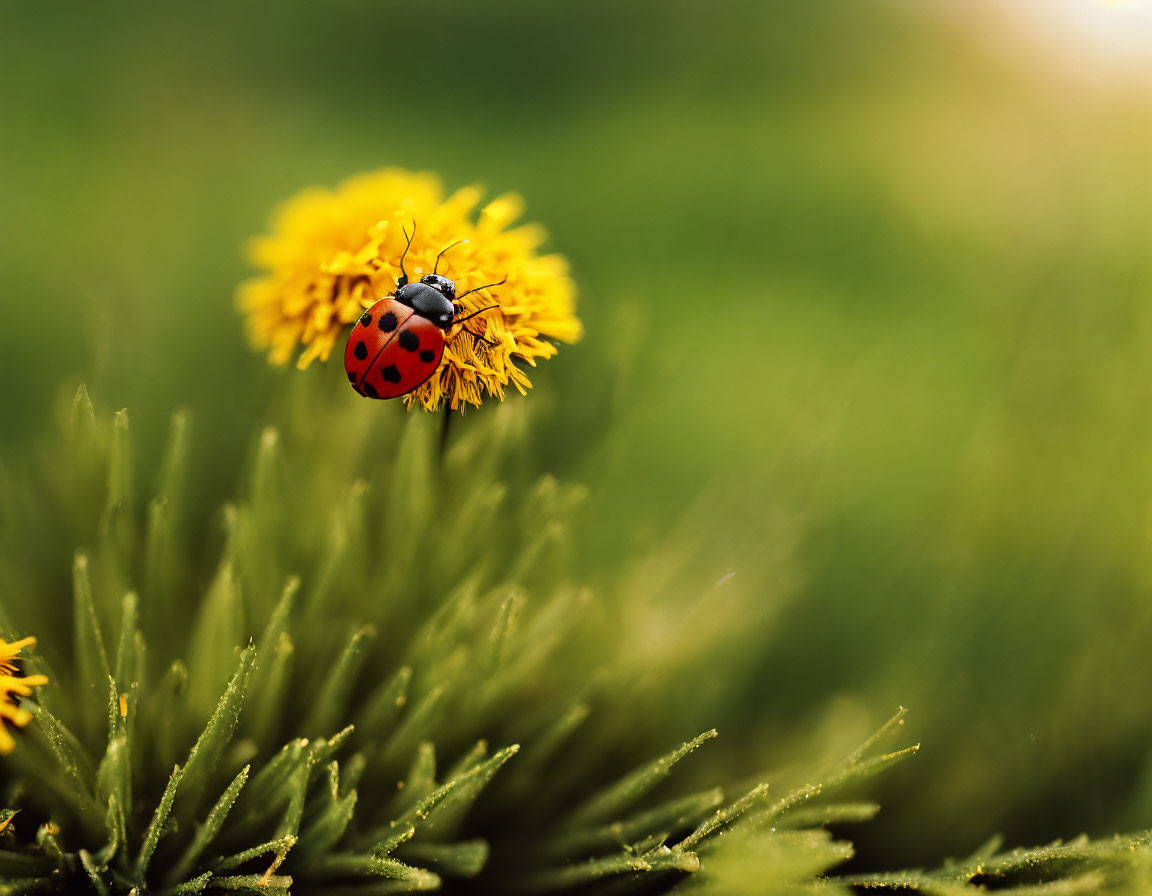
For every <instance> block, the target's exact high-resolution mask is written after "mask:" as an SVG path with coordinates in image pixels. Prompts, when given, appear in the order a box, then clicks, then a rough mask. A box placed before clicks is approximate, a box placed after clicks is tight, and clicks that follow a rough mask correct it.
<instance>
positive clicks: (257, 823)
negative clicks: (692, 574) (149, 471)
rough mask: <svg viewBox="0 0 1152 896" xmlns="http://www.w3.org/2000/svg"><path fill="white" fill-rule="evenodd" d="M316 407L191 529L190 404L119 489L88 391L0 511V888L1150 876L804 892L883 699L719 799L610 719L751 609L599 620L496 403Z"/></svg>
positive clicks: (1038, 872) (1061, 865)
mask: <svg viewBox="0 0 1152 896" xmlns="http://www.w3.org/2000/svg"><path fill="white" fill-rule="evenodd" d="M310 388H311V387H307V386H301V387H299V388H298V389H297V390H296V392H295V393H294V394H293V395H292V396H291V397H290V398H289V399H288V401H287V405H286V406H285V408H284V409H283V410H282V412H281V417H282V420H283V421H284V422H283V424H282V425H281V426H280V427H278V428H277V427H272V426H268V427H265V428H263V430H262V431H261V432H260V433H259V435H258V437H257V439H256V440H255V444H254V446H253V452H252V456H251V460H250V462H249V469H248V472H247V474H246V475H245V477H244V479H245V484H244V485H243V487H242V488H241V490H240V494H239V497H237V498H236V499H234V500H229V501H225V502H224V504H223V506H222V508H221V510H220V512H219V513H218V514H216V515H215V516H213V515H212V514H211V513H209V512H207V508H205V507H203V506H200V505H199V503H198V501H197V498H198V497H200V495H199V492H198V490H197V489H196V487H195V485H196V484H195V482H194V481H192V480H191V473H190V469H191V468H192V463H191V462H192V459H193V454H192V452H191V451H190V447H189V436H190V432H191V429H190V424H191V421H190V417H189V415H188V414H187V412H184V411H179V412H177V413H176V414H175V415H174V416H173V418H172V423H171V428H170V431H169V436H168V444H167V447H166V448H165V450H164V451H163V453H162V459H161V461H160V465H159V466H160V472H159V476H158V477H157V480H156V482H157V485H156V487H155V494H154V495H152V496H151V497H150V498H149V499H147V500H146V501H145V500H144V499H140V498H137V497H135V495H136V494H137V489H136V487H135V483H136V480H137V479H138V478H142V477H140V476H139V474H138V472H137V471H136V470H135V469H134V468H133V461H132V456H133V451H132V442H131V439H130V434H129V433H130V431H129V424H128V417H127V415H126V414H125V413H124V412H123V411H122V412H120V413H119V414H117V415H115V418H114V419H113V421H112V422H111V425H108V424H107V423H102V422H100V417H99V416H98V415H96V414H95V413H94V411H93V409H92V405H91V402H90V401H89V399H88V396H87V393H86V392H85V391H84V390H83V389H81V390H80V391H79V392H78V393H77V395H76V397H75V399H74V401H73V402H72V405H71V412H70V413H69V414H68V415H66V418H67V422H66V424H65V437H64V438H63V439H62V440H59V441H58V442H54V443H52V444H50V445H47V446H45V447H44V449H43V450H42V451H41V452H39V453H38V455H37V458H36V459H35V460H34V461H32V462H31V463H30V465H29V467H28V470H27V475H26V476H25V477H24V479H23V490H22V491H21V490H19V489H13V490H11V491H10V492H9V493H8V494H7V495H6V501H5V504H4V506H3V512H2V515H0V526H2V527H3V536H4V539H3V550H2V551H0V575H2V577H3V578H2V581H3V587H4V589H5V590H4V594H5V599H4V605H3V618H4V619H5V626H6V627H11V626H16V627H17V630H18V631H19V632H35V633H36V634H37V635H39V637H40V639H41V644H40V652H39V653H37V654H35V656H34V657H33V658H32V659H31V660H30V662H29V664H28V665H29V667H30V668H33V669H36V670H37V671H43V672H44V673H45V674H47V675H49V676H50V678H51V681H52V684H51V685H49V686H47V687H43V688H40V689H38V693H37V699H36V700H32V701H26V705H27V706H28V708H29V709H30V711H31V712H32V713H33V715H34V719H35V721H34V723H33V724H32V725H31V726H29V728H28V729H27V730H26V731H25V732H24V733H22V734H21V736H20V745H19V749H18V751H17V752H16V753H15V754H14V755H13V756H12V757H11V758H10V759H9V760H8V761H7V762H6V764H5V766H4V768H3V778H2V779H0V787H2V789H0V797H2V801H3V802H2V805H3V806H4V807H5V809H4V815H3V819H2V826H0V831H2V833H0V838H2V848H0V892H4V893H23V892H41V891H52V892H72V891H74V890H75V889H77V888H84V887H87V888H90V889H92V890H94V891H95V892H97V893H102V894H103V893H107V894H117V893H137V894H143V893H146V892H148V893H166V894H178V893H186V894H194V893H226V892H245V891H247V892H260V893H273V894H274V893H284V894H286V893H289V892H292V893H297V894H305V893H324V894H342V893H343V894H369V893H373V894H375V893H397V892H411V891H417V890H429V889H440V888H444V889H453V888H460V887H464V886H473V887H480V888H483V889H485V890H488V891H492V892H507V891H509V890H513V889H515V890H519V891H524V892H555V891H561V890H567V889H570V888H582V889H589V888H594V889H603V890H604V891H605V892H615V891H617V890H620V889H626V888H630V887H638V888H641V889H646V890H651V889H660V890H666V889H670V888H673V887H679V888H684V889H688V890H692V889H695V890H702V891H704V892H706V893H715V894H725V893H739V892H748V891H749V888H750V886H752V882H770V883H771V889H772V890H773V891H774V892H785V893H787V892H797V893H799V892H807V891H811V890H812V889H814V888H821V889H831V890H841V891H843V892H847V889H846V888H847V886H848V884H856V885H858V886H889V887H899V888H903V889H915V890H918V891H920V892H924V893H933V894H936V893H939V894H952V893H955V892H957V891H958V890H962V889H964V888H966V887H968V886H969V885H971V884H974V883H977V884H979V883H984V882H991V881H996V882H998V883H1000V882H1004V883H1007V884H1010V885H1013V886H1017V885H1019V886H1021V887H1031V888H1033V889H1037V888H1038V889H1049V890H1059V891H1067V892H1077V891H1079V890H1081V889H1091V888H1098V887H1105V886H1107V887H1110V888H1113V889H1116V890H1117V891H1122V890H1124V889H1125V888H1129V889H1138V888H1139V887H1140V886H1142V885H1143V882H1147V881H1148V880H1150V877H1149V868H1150V867H1152V860H1150V859H1149V847H1148V840H1147V838H1146V837H1140V838H1131V839H1129V840H1115V841H1107V842H1098V843H1094V842H1090V841H1087V840H1083V841H1077V842H1075V843H1072V844H1068V845H1058V846H1053V847H1048V848H1045V849H1041V850H1034V851H1030V852H1026V851H1019V850H1018V851H1014V852H1009V853H998V852H997V851H996V845H995V844H993V845H990V846H989V847H987V848H986V849H984V850H982V851H981V852H979V853H977V854H976V855H975V856H973V857H971V858H970V859H968V860H965V861H963V862H958V863H953V864H951V865H948V866H946V867H945V868H944V869H942V870H941V871H938V872H932V873H921V872H908V873H902V874H895V875H886V876H872V877H859V878H855V879H853V880H847V879H845V880H837V879H835V878H828V877H827V876H826V875H827V874H828V873H829V872H830V871H831V870H832V869H834V868H835V867H836V866H837V865H838V864H840V863H842V862H843V861H845V860H846V859H849V858H850V857H851V856H852V847H851V846H850V844H848V843H846V842H843V841H840V840H837V839H835V838H834V837H833V836H832V834H830V833H829V832H828V831H827V830H826V826H828V825H844V824H848V823H854V822H860V821H866V820H868V819H870V818H872V816H873V815H875V813H876V811H877V807H876V806H875V804H872V803H869V802H862V801H861V800H860V788H861V782H863V781H864V779H866V778H868V777H869V776H871V775H873V774H876V773H877V772H880V771H883V770H885V769H887V768H888V767H889V766H891V765H892V764H894V763H896V762H898V761H900V760H901V759H903V758H905V757H906V756H908V755H910V754H912V753H914V752H915V751H916V749H917V747H915V746H913V747H907V748H904V749H897V750H896V751H894V752H883V748H882V746H881V742H882V741H883V740H885V739H886V738H889V737H890V736H891V735H892V734H893V732H896V731H899V730H900V726H902V725H903V723H904V719H903V716H904V711H903V710H901V711H900V712H899V713H898V714H897V715H896V716H895V717H893V718H892V719H891V720H890V721H889V722H888V723H887V724H886V725H884V726H883V727H882V728H881V729H880V730H879V731H878V732H877V733H876V734H875V735H873V736H872V737H870V738H868V739H867V740H866V741H865V742H864V743H863V744H862V745H861V746H860V747H858V748H857V749H855V750H853V751H852V752H850V753H849V754H848V756H847V757H846V758H844V759H842V760H831V759H828V758H816V759H804V758H803V756H802V757H801V758H802V761H801V762H799V763H797V764H796V767H795V768H793V769H791V770H790V771H782V772H776V773H773V774H764V773H761V774H757V775H755V776H753V777H752V778H751V780H749V781H747V782H745V783H744V784H743V785H741V784H739V782H735V783H734V781H733V778H734V775H733V774H732V772H730V771H727V772H726V771H723V770H719V771H718V770H717V764H716V763H715V762H713V763H711V764H709V763H708V762H706V761H705V760H703V759H698V758H697V757H698V756H707V755H708V754H709V752H710V751H712V750H714V749H715V745H714V743H713V741H716V740H717V732H716V731H715V730H708V731H705V732H704V733H702V734H700V735H698V736H696V737H693V738H690V739H687V740H683V741H682V743H681V744H680V745H679V746H674V747H673V748H672V749H665V750H664V751H662V752H659V753H657V754H656V755H654V756H653V755H651V754H650V753H648V747H647V743H648V741H649V740H650V738H648V737H644V736H638V734H639V733H640V732H637V731H636V730H635V729H636V727H637V726H636V725H635V724H634V722H635V719H636V716H635V713H636V712H637V710H638V707H645V708H647V707H653V708H654V707H655V703H654V702H653V701H654V699H655V697H656V696H657V695H659V694H660V693H661V689H662V686H661V683H660V681H661V680H667V681H674V682H680V684H678V686H677V689H676V694H675V696H676V697H677V698H678V699H695V697H694V692H693V690H692V687H693V682H695V683H696V686H699V683H698V681H696V677H695V676H694V675H692V674H690V673H691V672H692V670H693V669H694V668H695V669H700V668H704V669H712V668H715V665H716V656H717V651H722V650H724V649H726V645H727V643H728V642H727V641H726V640H725V639H726V636H727V629H728V628H729V627H730V624H731V620H732V619H734V618H735V619H747V618H749V616H748V615H747V614H748V612H749V610H750V608H751V606H752V604H751V603H750V602H746V601H745V600H744V599H743V598H742V597H741V596H740V595H739V594H738V593H736V594H735V595H728V596H727V597H726V599H727V600H728V601H729V604H728V605H727V606H726V610H725V606H724V605H723V604H715V603H709V602H708V601H709V600H710V595H711V592H709V594H706V595H705V597H704V598H703V601H704V602H703V604H701V603H700V601H701V599H700V598H699V597H697V598H696V599H695V602H694V603H692V604H689V605H685V604H684V603H683V601H684V599H683V598H682V597H681V596H678V595H677V594H676V593H675V591H674V590H671V589H668V590H665V591H663V592H662V593H661V597H660V598H653V597H652V596H651V593H650V592H649V591H648V590H646V589H645V586H651V585H652V583H653V582H659V581H660V573H659V572H658V571H656V567H658V566H659V564H658V563H657V564H655V565H653V561H652V558H646V559H645V561H644V562H642V563H640V564H639V565H638V567H637V569H632V570H626V571H625V573H624V574H623V575H621V577H620V578H619V580H618V581H615V582H609V583H604V584H603V585H601V588H602V589H613V588H615V589H621V590H619V591H616V592H611V593H610V594H609V597H608V598H607V599H606V600H604V601H603V604H602V605H600V606H599V607H597V605H596V603H595V598H594V597H593V596H592V592H590V591H589V590H588V589H587V588H585V587H581V586H579V585H577V584H576V582H575V580H574V579H575V574H574V571H573V568H572V565H571V560H570V556H569V553H568V550H567V544H566V542H567V538H566V531H567V527H568V525H569V523H570V520H571V517H572V514H573V513H574V512H575V511H576V508H577V507H578V505H579V502H580V498H581V497H582V490H581V489H579V488H574V487H565V486H562V485H561V484H559V483H557V482H556V481H555V480H553V479H551V478H549V477H544V478H542V479H538V480H536V481H533V480H532V479H531V478H530V477H526V476H525V475H524V470H523V469H522V468H520V467H517V466H513V465H511V464H509V463H507V462H506V460H505V458H506V456H507V453H506V452H507V445H508V443H509V442H510V441H513V440H515V439H516V438H517V437H518V434H519V433H522V432H523V422H522V420H521V419H520V415H521V414H522V413H523V411H522V410H521V409H519V408H516V407H505V408H501V409H500V410H499V411H497V412H494V413H491V414H485V415H483V416H481V417H477V418H475V419H469V421H468V426H467V427H466V428H465V427H462V428H461V430H460V431H459V432H458V433H457V438H456V441H455V442H451V443H449V447H448V449H447V450H446V451H441V452H438V451H437V448H436V446H437V439H438V435H437V433H436V424H437V421H435V420H434V419H431V418H429V417H428V416H427V415H424V414H413V415H410V416H408V417H406V418H402V423H401V425H399V426H396V425H394V423H395V418H393V419H392V420H389V421H386V422H380V421H371V422H369V423H367V424H366V423H365V422H364V420H365V418H364V416H363V415H361V414H359V413H356V409H355V408H354V409H353V410H352V411H349V410H347V408H348V405H347V404H345V405H344V406H343V408H336V409H334V408H333V406H332V405H331V403H329V402H327V401H325V400H324V395H323V394H322V393H317V392H315V391H310ZM317 432H323V435H324V437H323V438H318V437H317V436H316V433H317ZM358 470H363V471H366V473H367V475H366V476H365V477H363V478H361V476H359V475H358V474H357V472H356V471H358ZM94 478H96V479H98V480H99V481H95V482H94V481H93V479H94ZM101 482H102V485H101ZM198 520H208V521H209V522H208V524H207V525H208V532H207V537H204V535H205V533H204V532H200V531H199V529H198V527H197V521H198ZM60 532H63V533H70V535H71V537H74V538H75V539H76V541H77V544H78V545H80V547H78V548H77V550H76V551H75V553H74V554H73V555H72V556H71V577H70V581H69V577H68V576H67V575H66V574H63V573H61V572H60V570H59V568H58V567H59V566H62V565H65V564H67V563H68V562H69V556H68V554H67V553H64V552H63V551H64V550H66V546H64V547H62V546H60V545H58V543H57V542H58V539H55V540H53V541H51V542H49V543H48V544H47V545H45V544H43V543H42V542H41V539H42V538H43V537H44V534H45V533H60ZM198 533H199V534H198ZM86 543H88V544H90V545H91V546H90V547H85V546H84V545H85V544H86ZM673 550H674V551H675V550H677V548H675V547H674V548H673ZM657 556H658V557H662V559H663V555H657ZM65 569H66V567H65ZM630 589H635V590H636V591H637V593H632V591H631V590H630ZM763 597H764V595H763V594H762V593H761V594H757V595H756V598H757V599H758V600H761V601H762V600H763ZM654 599H656V600H660V601H661V605H660V606H658V607H653V606H652V603H651V602H652V600H654ZM684 606H689V607H690V608H689V609H688V610H682V608H683V607H684ZM701 606H704V607H707V608H709V609H711V610H713V611H714V612H715V614H717V617H718V618H717V620H716V621H715V622H713V624H710V625H706V624H703V619H704V617H703V616H702V615H701V614H700V612H699V611H700V607H701ZM609 610H611V611H612V612H609ZM653 610H658V611H662V613H663V614H664V615H662V616H661V615H657V616H652V615H651V613H652V612H653ZM69 619H71V628H70V629H69V627H68V624H67V622H66V621H65V620H69ZM686 623H691V624H686ZM12 633H13V632H12V631H5V632H3V634H6V635H11V634H12ZM654 633H655V636H653V634H654ZM694 663H696V664H699V665H695V666H694V665H693V664H694ZM652 675H655V676H656V677H657V679H658V680H657V681H656V682H653V681H652V680H651V676H652ZM652 718H653V719H658V718H660V717H659V715H656V714H654V715H653V716H652ZM652 734H653V737H654V738H667V736H668V735H667V731H665V730H664V729H663V728H661V729H660V730H658V731H655V732H653V733H652ZM737 736H738V737H739V733H737ZM669 739H670V738H669ZM754 752H755V751H753V753H754ZM733 755H738V754H734V753H730V754H729V756H733ZM709 768H710V769H711V771H709V772H707V773H706V774H703V775H702V774H701V772H703V771H705V770H706V769H709ZM684 769H687V771H684ZM701 777H703V779H704V786H703V787H701V786H700V783H699V781H700V778H701ZM669 779H672V780H671V781H670V780H669ZM676 779H682V780H676ZM470 881H471V882H472V883H468V882H470ZM756 889H757V891H759V890H758V888H756Z"/></svg>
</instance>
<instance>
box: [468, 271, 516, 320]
mask: <svg viewBox="0 0 1152 896" xmlns="http://www.w3.org/2000/svg"><path fill="white" fill-rule="evenodd" d="M507 282H508V276H507V275H505V276H504V279H503V280H501V281H499V282H498V283H485V284H484V285H483V286H473V287H472V288H471V289H470V290H468V292H462V293H460V295H458V296H456V298H458V299H462V298H464V296H467V295H471V294H472V293H474V292H479V291H480V290H482V289H488V287H490V286H502V285H504V284H505V283H507ZM488 307H489V308H495V307H496V306H495V305H489V306H488ZM477 313H479V312H477ZM468 316H469V317H471V316H472V315H468Z"/></svg>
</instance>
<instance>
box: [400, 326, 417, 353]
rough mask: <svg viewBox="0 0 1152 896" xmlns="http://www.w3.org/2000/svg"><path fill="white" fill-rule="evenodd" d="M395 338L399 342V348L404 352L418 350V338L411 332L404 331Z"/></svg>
mask: <svg viewBox="0 0 1152 896" xmlns="http://www.w3.org/2000/svg"><path fill="white" fill-rule="evenodd" d="M396 338H397V339H398V340H399V341H400V348H402V349H404V351H406V352H414V351H416V349H418V348H420V337H419V336H417V335H416V334H415V333H413V332H412V331H411V330H405V331H404V332H403V333H401V334H400V335H399V336H397V337H396Z"/></svg>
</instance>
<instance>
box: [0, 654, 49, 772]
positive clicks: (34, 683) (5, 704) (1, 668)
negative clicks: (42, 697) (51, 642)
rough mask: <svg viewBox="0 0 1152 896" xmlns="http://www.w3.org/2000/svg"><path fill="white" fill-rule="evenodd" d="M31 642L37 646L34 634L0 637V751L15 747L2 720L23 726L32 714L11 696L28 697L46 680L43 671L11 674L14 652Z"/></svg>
mask: <svg viewBox="0 0 1152 896" xmlns="http://www.w3.org/2000/svg"><path fill="white" fill-rule="evenodd" d="M34 646H36V639H35V638H22V639H21V640H19V641H13V642H12V643H8V642H7V641H5V640H4V639H2V638H0V753H3V754H5V755H7V754H8V753H11V752H12V751H13V750H15V749H16V741H15V740H13V739H12V735H11V734H9V733H8V729H7V728H5V727H4V725H3V720H4V719H7V720H8V721H9V722H11V723H12V724H13V725H15V726H16V727H18V728H23V727H24V726H25V725H27V724H28V723H29V722H30V721H32V714H31V713H30V712H28V710H26V709H21V708H20V707H19V706H18V705H17V704H16V702H15V701H14V700H13V699H12V698H13V696H14V695H15V696H20V697H30V696H32V688H37V687H40V686H41V685H45V684H48V678H47V677H46V676H44V675H24V676H18V675H15V674H14V673H15V672H16V660H17V659H18V656H17V654H19V653H20V651H21V650H23V649H24V648H25V647H34Z"/></svg>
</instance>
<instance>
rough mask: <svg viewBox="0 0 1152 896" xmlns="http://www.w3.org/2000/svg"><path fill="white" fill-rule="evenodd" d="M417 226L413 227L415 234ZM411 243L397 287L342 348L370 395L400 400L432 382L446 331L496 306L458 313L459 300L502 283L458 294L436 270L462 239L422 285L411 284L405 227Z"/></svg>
mask: <svg viewBox="0 0 1152 896" xmlns="http://www.w3.org/2000/svg"><path fill="white" fill-rule="evenodd" d="M415 235H416V225H415V224H413V225H412V236H415ZM404 236H405V237H407V238H408V245H406V246H405V247H404V254H403V255H401V256H400V277H399V278H398V279H397V280H396V291H395V292H394V293H393V294H392V295H388V296H385V297H384V298H382V299H381V300H380V301H379V302H377V303H376V304H375V305H373V306H372V307H371V308H369V309H368V310H367V311H365V312H364V313H363V314H362V315H360V319H359V320H358V321H357V322H356V324H355V325H354V326H353V327H352V332H351V333H350V334H349V336H348V347H347V348H346V349H345V350H344V369H345V370H346V371H347V373H348V382H350V383H351V384H352V388H353V389H355V390H356V391H357V392H359V393H360V394H361V395H362V396H364V397H366V398H397V397H399V396H401V395H407V394H408V393H409V392H411V391H412V390H413V389H417V388H419V387H420V386H421V385H422V384H423V383H424V382H426V381H427V380H428V378H429V377H430V376H432V374H433V373H435V372H436V368H437V367H439V366H440V360H441V359H442V358H443V357H444V343H445V342H446V341H447V339H448V330H450V329H451V328H452V327H453V326H454V325H455V324H459V323H463V322H464V321H466V320H468V319H469V318H472V317H475V316H476V315H477V314H483V313H484V312H485V311H491V310H492V309H493V308H497V307H499V306H498V305H489V306H487V307H486V308H481V309H480V310H479V311H473V312H472V313H471V314H467V315H465V316H464V317H457V316H456V315H458V314H459V313H460V312H461V311H463V310H464V309H463V308H462V307H461V306H460V305H459V304H458V303H457V301H456V300H457V299H458V298H460V299H462V298H464V296H466V295H469V294H470V293H474V292H477V291H478V290H481V289H487V288H488V287H490V286H499V285H500V284H501V283H504V282H505V281H506V280H507V279H508V278H507V277H505V278H504V280H501V281H500V282H499V283H488V284H485V285H484V286H477V287H475V288H473V289H470V290H468V292H465V293H461V294H460V295H459V296H457V295H456V284H455V283H454V282H453V281H451V280H449V279H448V278H447V277H445V276H443V275H442V274H438V273H437V270H438V269H439V267H440V258H441V256H442V255H443V254H444V253H445V252H447V251H448V250H449V249H451V248H452V246H457V245H459V244H460V243H462V242H464V241H463V240H457V241H456V242H455V243H452V245H451V246H446V247H444V248H443V249H441V250H440V255H437V256H436V264H435V265H434V266H433V268H432V273H431V274H425V275H424V276H423V277H421V278H420V281H419V282H418V283H409V282H408V273H407V272H406V271H405V270H404V259H405V257H406V256H407V255H408V249H409V248H410V247H411V246H412V236H409V235H408V231H407V230H405V231H404ZM467 332H468V334H469V335H470V336H472V338H474V339H476V340H478V341H480V342H486V343H488V345H495V344H496V343H494V342H489V340H487V339H485V338H484V337H483V336H481V335H479V334H478V333H473V332H471V331H470V330H469V331H467Z"/></svg>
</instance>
